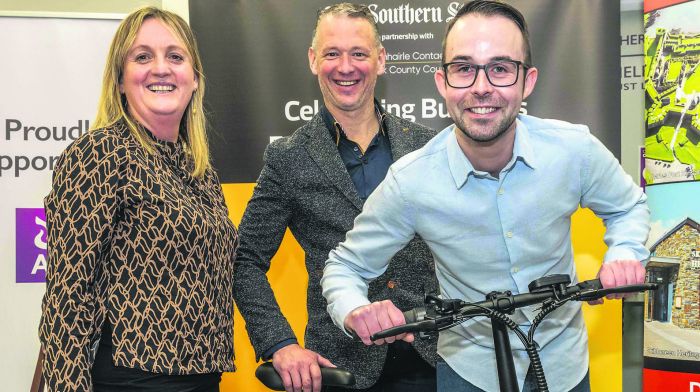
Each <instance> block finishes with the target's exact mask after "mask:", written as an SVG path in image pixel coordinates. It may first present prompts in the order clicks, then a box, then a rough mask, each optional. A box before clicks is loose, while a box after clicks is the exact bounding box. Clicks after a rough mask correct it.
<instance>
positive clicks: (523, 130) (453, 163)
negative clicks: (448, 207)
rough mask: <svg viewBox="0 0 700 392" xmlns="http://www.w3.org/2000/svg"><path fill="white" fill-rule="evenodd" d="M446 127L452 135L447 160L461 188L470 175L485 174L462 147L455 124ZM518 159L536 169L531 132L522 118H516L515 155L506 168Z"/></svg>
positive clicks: (510, 167) (510, 166) (457, 184)
mask: <svg viewBox="0 0 700 392" xmlns="http://www.w3.org/2000/svg"><path fill="white" fill-rule="evenodd" d="M446 129H449V130H450V133H451V134H450V135H449V138H448V140H447V162H448V165H449V168H450V173H451V174H452V179H453V180H454V182H455V186H456V187H457V188H458V189H459V188H461V187H463V186H464V184H466V183H467V180H468V179H469V175H474V176H480V177H481V176H483V174H482V173H480V172H478V171H477V170H476V169H474V165H472V163H471V162H470V161H469V159H468V158H467V156H466V155H464V152H462V149H461V148H460V147H459V144H458V143H457V135H456V133H455V132H459V131H458V130H457V128H456V126H455V125H454V124H452V125H450V126H449V127H447V128H446ZM517 161H522V162H523V163H524V164H525V165H526V166H528V167H529V168H531V169H533V170H535V169H536V168H537V163H536V158H535V154H534V151H533V149H532V143H531V142H530V132H529V130H528V128H527V125H525V124H524V123H523V122H522V121H520V119H516V128H515V141H514V143H513V157H512V158H511V160H510V161H509V162H508V164H506V166H505V168H504V170H510V169H512V167H513V166H514V165H515V163H516V162H517Z"/></svg>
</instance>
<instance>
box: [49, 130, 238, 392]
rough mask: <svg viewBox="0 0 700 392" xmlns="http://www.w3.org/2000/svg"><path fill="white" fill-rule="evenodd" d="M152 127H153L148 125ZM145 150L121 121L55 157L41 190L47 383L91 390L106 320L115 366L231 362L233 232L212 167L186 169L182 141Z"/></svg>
mask: <svg viewBox="0 0 700 392" xmlns="http://www.w3.org/2000/svg"><path fill="white" fill-rule="evenodd" d="M149 134H150V133H149ZM153 140H154V142H155V144H156V153H154V154H153V153H152V154H149V153H148V152H147V151H146V150H145V149H144V148H143V147H142V146H141V145H140V144H139V143H138V142H137V141H136V139H135V138H134V137H133V136H132V134H131V133H130V132H129V130H128V129H127V128H126V127H125V126H123V125H116V126H115V127H114V128H112V129H101V130H96V131H91V132H88V133H86V134H85V135H83V136H81V137H80V138H79V139H78V140H76V141H75V142H74V143H73V144H71V145H70V146H69V147H68V148H67V149H66V151H65V152H64V153H63V154H62V155H61V157H60V159H59V160H58V163H57V165H56V169H55V172H54V175H53V185H52V190H51V192H50V193H49V195H48V196H47V197H46V199H45V208H46V218H47V222H46V223H47V228H48V252H49V253H48V255H49V258H48V265H47V275H46V280H47V282H46V294H45V296H44V300H43V304H42V318H41V323H40V327H39V335H40V339H41V342H42V345H43V348H44V350H45V354H46V357H45V362H44V368H43V374H44V377H45V379H46V381H47V386H48V387H49V390H51V391H89V390H91V389H92V386H91V384H92V383H91V378H90V369H91V367H92V363H93V361H94V357H95V353H96V351H97V345H98V343H99V340H100V331H101V328H102V325H103V324H104V322H105V320H108V321H109V322H110V324H111V325H112V326H113V330H114V332H113V337H112V343H113V346H114V348H113V352H112V355H113V360H114V363H115V364H116V365H117V366H125V367H130V368H139V369H143V370H147V371H151V372H156V373H164V374H195V373H208V372H222V371H232V370H233V369H234V366H233V336H232V335H233V296H232V283H233V261H234V259H235V254H236V247H237V246H238V235H237V232H236V228H235V227H234V225H233V223H232V222H231V221H230V220H229V217H228V209H227V208H226V204H225V202H224V197H223V193H222V189H221V185H220V183H219V180H218V177H217V175H216V173H215V172H214V171H213V170H212V169H207V171H206V173H205V175H204V176H203V177H202V178H194V177H192V176H191V175H190V168H191V167H192V166H191V165H192V164H191V161H190V160H189V159H188V155H187V154H186V152H185V150H184V146H183V142H182V141H178V142H175V143H169V142H164V141H159V140H156V139H155V138H154V139H153Z"/></svg>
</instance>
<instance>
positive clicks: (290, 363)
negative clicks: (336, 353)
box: [272, 344, 335, 392]
mask: <svg viewBox="0 0 700 392" xmlns="http://www.w3.org/2000/svg"><path fill="white" fill-rule="evenodd" d="M272 366H274V367H275V370H277V373H278V374H279V375H280V377H281V378H282V383H283V384H284V389H285V391H287V392H301V391H305V392H309V391H311V392H321V366H323V367H335V365H333V364H332V363H331V361H329V360H328V359H326V358H324V357H322V356H321V355H320V354H317V353H315V352H313V351H311V350H307V349H305V348H302V347H301V346H299V345H298V344H290V345H289V346H285V347H282V348H281V349H279V350H277V351H275V353H274V354H272Z"/></svg>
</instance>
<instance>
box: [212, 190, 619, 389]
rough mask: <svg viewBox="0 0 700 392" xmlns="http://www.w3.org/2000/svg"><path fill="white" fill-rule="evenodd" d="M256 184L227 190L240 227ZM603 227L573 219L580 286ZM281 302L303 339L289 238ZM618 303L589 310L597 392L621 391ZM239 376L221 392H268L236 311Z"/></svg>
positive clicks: (276, 285)
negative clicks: (257, 373)
mask: <svg viewBox="0 0 700 392" xmlns="http://www.w3.org/2000/svg"><path fill="white" fill-rule="evenodd" d="M254 185H255V184H224V185H223V188H224V196H225V197H226V202H227V204H228V207H229V216H230V217H231V220H232V221H233V222H234V223H235V224H236V226H238V224H239V223H240V221H241V217H242V216H243V211H244V210H245V207H246V204H247V203H248V200H249V199H250V197H251V196H252V194H253V187H254ZM603 233H604V227H603V224H602V223H601V222H600V220H599V219H598V218H596V216H595V215H593V213H592V212H590V211H589V210H579V211H578V212H577V213H576V214H574V216H573V229H572V236H573V243H574V250H575V259H576V268H577V270H578V276H579V279H580V280H586V279H591V278H594V277H595V275H596V273H597V272H598V269H599V268H600V262H601V260H602V257H603V254H604V253H605V249H606V248H605V244H604V243H603ZM268 277H269V280H270V283H271V285H272V288H273V290H274V291H275V295H276V297H277V301H278V302H279V304H280V307H281V308H282V312H284V314H285V316H286V317H287V319H288V320H289V322H290V323H291V325H292V328H293V329H294V332H295V333H296V335H297V337H298V338H299V339H303V337H304V327H305V326H306V285H307V274H306V268H305V266H304V252H303V251H302V250H301V248H300V247H299V245H298V244H297V242H296V241H295V240H294V237H293V236H292V235H291V234H290V233H289V232H287V234H286V235H285V237H284V241H283V242H282V246H281V247H280V250H279V251H278V252H277V255H276V256H275V258H274V259H273V260H272V268H271V269H270V272H269V273H268ZM621 309H622V306H621V303H620V302H619V301H606V303H605V304H604V305H601V306H589V305H587V304H586V305H584V307H583V313H584V317H585V319H586V325H587V326H588V333H589V337H590V342H589V347H590V357H591V367H590V369H591V389H592V390H593V391H595V392H608V391H609V392H617V391H621V390H622V316H621V313H622V312H621ZM234 345H235V350H236V367H237V370H236V373H226V374H224V376H223V379H222V381H221V391H222V392H243V391H244V392H257V391H269V389H267V388H265V387H264V386H263V385H262V384H261V383H260V382H258V381H257V379H256V378H255V375H254V373H255V368H256V366H257V364H256V362H255V354H254V352H253V348H252V347H251V345H250V343H249V341H248V334H247V332H246V330H245V324H244V321H243V318H242V317H241V316H240V314H239V313H238V311H237V310H236V315H235V317H234Z"/></svg>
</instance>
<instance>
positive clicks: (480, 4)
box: [442, 0, 532, 66]
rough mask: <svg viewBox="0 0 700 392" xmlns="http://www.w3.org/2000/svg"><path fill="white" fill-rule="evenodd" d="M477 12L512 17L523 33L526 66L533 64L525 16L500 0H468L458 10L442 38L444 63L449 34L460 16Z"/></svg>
mask: <svg viewBox="0 0 700 392" xmlns="http://www.w3.org/2000/svg"><path fill="white" fill-rule="evenodd" d="M470 14H476V15H481V16H494V15H498V16H503V17H504V18H507V19H510V20H512V21H513V23H515V25H516V26H518V29H520V32H521V33H522V35H523V52H524V53H525V60H524V63H525V65H526V66H532V53H531V51H530V33H529V32H528V30H527V23H526V22H525V17H524V16H523V14H521V13H520V11H518V10H517V9H516V8H515V7H513V6H512V5H510V4H506V3H504V2H502V1H498V0H473V1H468V2H466V3H464V5H462V7H461V8H460V9H459V11H457V14H456V15H455V16H454V18H452V20H451V21H450V22H449V23H448V24H447V31H446V32H445V38H443V40H442V63H443V64H445V63H446V62H447V59H446V58H445V55H446V54H447V53H446V51H447V36H448V35H449V34H450V30H452V27H453V26H454V24H455V23H456V22H457V20H459V18H461V17H463V16H465V15H470Z"/></svg>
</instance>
